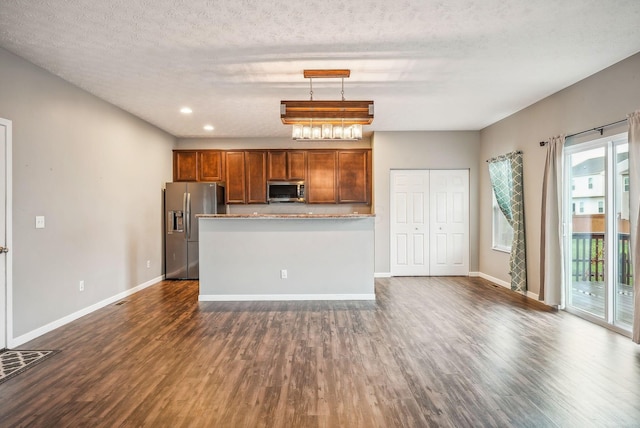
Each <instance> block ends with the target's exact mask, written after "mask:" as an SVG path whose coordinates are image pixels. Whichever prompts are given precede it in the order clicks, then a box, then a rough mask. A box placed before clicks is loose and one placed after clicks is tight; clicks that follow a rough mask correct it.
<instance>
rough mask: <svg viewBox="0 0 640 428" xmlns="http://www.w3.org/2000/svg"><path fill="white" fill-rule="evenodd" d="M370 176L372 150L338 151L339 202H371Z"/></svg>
mask: <svg viewBox="0 0 640 428" xmlns="http://www.w3.org/2000/svg"><path fill="white" fill-rule="evenodd" d="M370 177H371V151H370V150H340V151H338V178H337V181H338V203H340V204H359V203H370V201H371V196H370V195H371V185H370V180H371V178H370Z"/></svg>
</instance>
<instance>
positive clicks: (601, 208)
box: [598, 201, 604, 214]
mask: <svg viewBox="0 0 640 428" xmlns="http://www.w3.org/2000/svg"><path fill="white" fill-rule="evenodd" d="M603 212H604V201H598V213H600V214H602V213H603Z"/></svg>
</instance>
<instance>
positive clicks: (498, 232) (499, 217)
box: [492, 195, 513, 252]
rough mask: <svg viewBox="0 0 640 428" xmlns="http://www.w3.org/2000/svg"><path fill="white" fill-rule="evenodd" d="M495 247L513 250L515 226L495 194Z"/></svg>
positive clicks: (501, 249) (506, 250)
mask: <svg viewBox="0 0 640 428" xmlns="http://www.w3.org/2000/svg"><path fill="white" fill-rule="evenodd" d="M492 199H493V249H494V250H498V251H505V252H511V243H512V242H513V228H512V227H511V225H510V224H509V222H508V221H507V218H506V217H505V216H504V214H503V213H502V210H500V207H499V206H498V201H496V196H495V195H493V197H492Z"/></svg>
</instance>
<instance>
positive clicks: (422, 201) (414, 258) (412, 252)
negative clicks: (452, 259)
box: [390, 170, 429, 276]
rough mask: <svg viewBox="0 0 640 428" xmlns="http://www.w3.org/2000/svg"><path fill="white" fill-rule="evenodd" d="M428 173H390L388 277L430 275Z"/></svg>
mask: <svg viewBox="0 0 640 428" xmlns="http://www.w3.org/2000/svg"><path fill="white" fill-rule="evenodd" d="M428 196H429V171H427V170H410V171H404V170H392V171H391V198H392V200H391V212H390V215H391V225H390V226H391V228H390V233H391V274H392V275H394V276H424V275H429V246H428V233H429V231H428V218H427V214H428V209H427V208H428V202H429V197H428Z"/></svg>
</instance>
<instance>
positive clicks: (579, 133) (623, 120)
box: [540, 119, 627, 147]
mask: <svg viewBox="0 0 640 428" xmlns="http://www.w3.org/2000/svg"><path fill="white" fill-rule="evenodd" d="M626 121H627V119H622V120H618V121H616V122H611V123H607V124H606V125H602V126H596V127H595V128H591V129H587V130H586V131H580V132H576V133H575V134H570V135H567V136H566V137H565V138H571V137H575V136H577V135H582V134H586V133H587V132H593V131H598V132H600V135H602V134H603V132H604V128H608V127H610V126H613V125H617V124H619V123H622V122H626ZM546 144H547V141H540V147H543V146H545V145H546Z"/></svg>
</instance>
